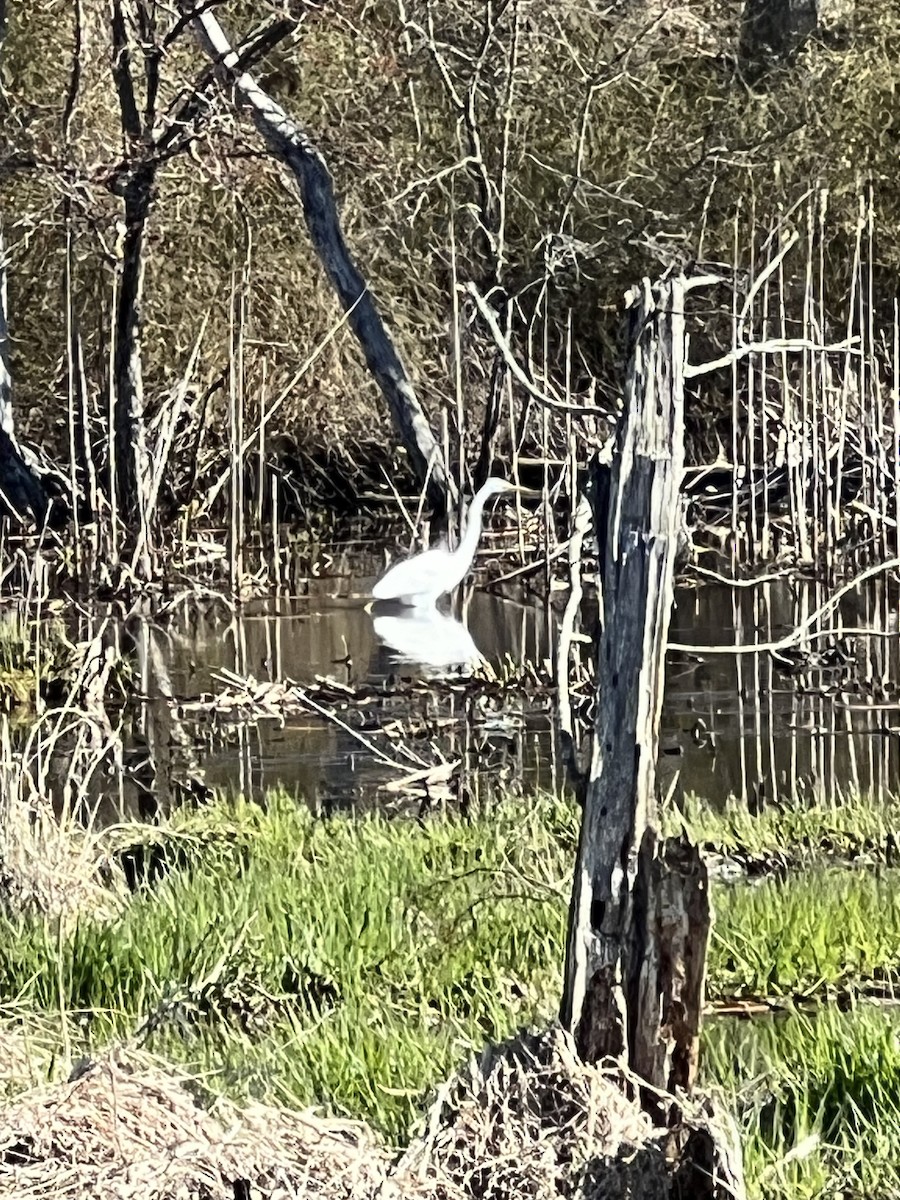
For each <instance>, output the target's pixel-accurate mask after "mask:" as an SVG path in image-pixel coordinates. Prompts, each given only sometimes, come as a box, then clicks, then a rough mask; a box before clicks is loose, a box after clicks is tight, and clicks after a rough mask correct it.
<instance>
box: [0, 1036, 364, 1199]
mask: <svg viewBox="0 0 900 1200" xmlns="http://www.w3.org/2000/svg"><path fill="white" fill-rule="evenodd" d="M189 1083H190V1081H189V1080H188V1079H187V1078H186V1077H183V1076H179V1075H176V1074H175V1073H173V1072H172V1071H171V1070H168V1069H167V1070H162V1069H160V1068H159V1067H158V1066H154V1065H152V1064H151V1063H150V1062H149V1060H147V1059H143V1060H141V1059H138V1058H130V1059H125V1058H124V1057H120V1056H116V1055H113V1056H110V1057H109V1058H107V1059H105V1060H104V1061H102V1062H100V1063H94V1064H91V1065H89V1066H88V1067H87V1068H86V1069H83V1070H82V1072H81V1073H78V1072H76V1073H75V1076H74V1077H73V1078H72V1079H70V1080H69V1081H68V1082H66V1083H59V1084H54V1085H51V1086H49V1087H44V1088H40V1089H36V1090H35V1091H33V1092H30V1093H29V1094H27V1095H25V1096H23V1097H21V1098H20V1099H18V1100H16V1101H14V1102H13V1103H12V1104H10V1105H8V1106H7V1107H6V1108H5V1110H4V1111H2V1112H0V1197H4V1198H6V1197H8V1198H9V1200H13V1197H15V1198H16V1200H38V1198H40V1200H44V1198H45V1197H46V1198H48V1200H49V1198H57V1200H62V1198H63V1197H72V1200H76V1198H77V1200H84V1197H86V1196H90V1197H92V1198H93V1200H187V1198H188V1197H191V1198H195V1197H196V1198H197V1200H199V1198H200V1197H202V1198H203V1200H234V1197H237V1196H247V1197H249V1196H251V1195H252V1196H253V1197H254V1200H276V1197H277V1198H279V1200H280V1198H287V1197H293V1196H310V1197H314V1196H321V1197H325V1198H327V1200H339V1198H344V1197H347V1198H349V1197H355V1196H370V1195H374V1192H375V1187H376V1184H377V1182H378V1180H379V1179H380V1177H381V1175H382V1173H383V1170H384V1164H385V1161H386V1156H385V1153H384V1151H383V1150H381V1149H380V1148H378V1147H377V1146H376V1144H375V1142H374V1139H373V1138H372V1136H371V1135H370V1134H369V1133H368V1132H367V1130H366V1129H365V1127H364V1126H362V1125H357V1124H352V1123H350V1122H338V1121H324V1120H322V1119H321V1118H319V1117H317V1116H316V1115H315V1114H314V1113H312V1112H304V1113H288V1112H285V1111H280V1110H277V1109H273V1108H266V1107H262V1106H257V1107H253V1108H248V1109H245V1110H244V1111H243V1112H241V1113H240V1114H238V1113H237V1112H236V1110H235V1109H233V1108H232V1107H231V1106H230V1105H228V1104H227V1103H225V1102H223V1101H220V1102H218V1103H217V1105H216V1108H215V1110H214V1111H212V1112H207V1111H204V1110H203V1109H202V1108H201V1107H199V1106H198V1104H197V1102H196V1098H195V1096H194V1094H192V1092H191V1090H190V1088H189V1086H187V1085H189Z"/></svg>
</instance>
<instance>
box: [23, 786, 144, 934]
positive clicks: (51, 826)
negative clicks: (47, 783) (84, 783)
mask: <svg viewBox="0 0 900 1200" xmlns="http://www.w3.org/2000/svg"><path fill="white" fill-rule="evenodd" d="M125 895H126V888H125V880H124V876H123V874H122V871H121V869H120V868H119V867H118V866H117V865H116V864H115V862H114V859H112V857H111V856H110V855H109V854H107V853H106V850H105V848H104V846H103V845H102V844H101V839H100V838H99V837H98V836H97V835H96V834H93V833H92V832H91V831H90V830H88V829H85V827H84V826H83V825H82V824H81V823H80V822H78V821H77V820H76V819H75V818H74V816H72V815H71V814H63V815H62V816H60V815H58V814H57V813H56V812H55V811H54V809H53V806H52V805H51V804H50V802H49V801H47V800H44V799H42V798H40V797H35V798H32V799H31V800H29V799H28V798H26V797H25V796H23V795H21V794H17V789H13V788H9V789H5V790H4V793H3V795H2V796H0V912H3V911H5V912H7V913H9V914H11V915H14V916H23V915H25V914H27V913H39V914H42V915H46V916H48V917H51V918H56V917H62V918H67V917H72V916H75V915H76V914H78V913H87V914H90V915H91V916H92V917H94V918H96V919H98V920H102V919H104V918H107V917H109V916H112V915H113V914H114V913H115V912H117V911H118V910H119V909H120V907H121V905H122V903H123V902H124V899H125Z"/></svg>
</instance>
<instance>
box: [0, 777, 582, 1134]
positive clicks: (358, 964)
mask: <svg viewBox="0 0 900 1200" xmlns="http://www.w3.org/2000/svg"><path fill="white" fill-rule="evenodd" d="M179 826H180V828H179ZM175 829H176V835H175V837H174V839H170V841H173V842H174V843H175V844H177V846H178V849H179V852H180V854H181V855H182V856H183V865H182V866H181V867H180V868H179V869H177V870H175V871H173V872H172V873H171V874H170V875H169V876H168V877H167V878H166V879H165V881H163V882H162V883H159V884H157V885H155V886H152V887H147V888H145V889H143V890H142V891H141V892H139V893H138V894H137V895H136V896H135V897H134V898H133V900H132V901H131V903H130V904H129V905H128V907H127V908H126V909H125V911H124V913H123V914H122V915H121V916H119V917H117V918H115V919H114V920H112V921H108V922H104V923H100V922H95V921H93V920H91V919H90V918H89V917H82V918H81V919H80V920H79V921H78V923H77V924H76V925H75V926H74V928H72V929H71V930H70V931H69V932H67V934H66V936H64V937H63V938H58V936H57V930H56V929H55V928H54V927H52V926H51V925H50V924H48V923H47V922H45V921H40V920H35V919H21V918H20V919H16V918H11V917H6V918H4V919H2V920H0V994H2V995H4V996H6V997H8V998H10V999H11V1000H13V1001H14V1003H15V1004H16V1005H17V1007H19V1008H21V1007H22V1006H23V1005H24V1006H28V1007H32V1008H38V1009H41V1010H44V1011H48V1010H54V1009H56V1010H57V1011H59V1010H64V1011H67V1012H73V1013H79V1014H89V1021H90V1025H89V1028H88V1030H87V1035H88V1037H87V1040H88V1041H89V1042H91V1041H92V1042H94V1043H102V1042H104V1041H106V1040H108V1039H109V1038H110V1037H115V1036H121V1035H124V1034H128V1033H130V1032H131V1031H132V1030H133V1029H134V1028H135V1027H136V1026H137V1025H139V1024H140V1023H141V1022H142V1021H143V1020H144V1019H146V1018H147V1017H148V1015H150V1018H151V1020H150V1024H151V1033H150V1038H149V1042H150V1048H151V1049H153V1050H164V1051H165V1052H167V1053H170V1054H173V1055H174V1056H175V1057H176V1058H178V1059H179V1060H181V1061H184V1062H187V1063H189V1064H190V1065H191V1066H193V1067H195V1068H198V1069H200V1070H202V1071H204V1072H206V1071H209V1070H213V1072H214V1073H213V1074H212V1075H210V1076H209V1080H208V1082H209V1086H210V1087H211V1088H213V1089H218V1088H220V1087H222V1088H227V1090H228V1091H230V1092H231V1093H232V1094H236V1095H237V1096H238V1097H247V1096H251V1095H258V1096H272V1095H275V1096H277V1097H278V1098H279V1099H282V1100H284V1101H290V1102H292V1103H298V1104H304V1103H309V1102H312V1101H318V1102H322V1103H326V1104H328V1105H329V1106H331V1107H333V1108H336V1109H338V1110H340V1111H344V1112H348V1113H354V1114H360V1115H364V1116H365V1117H367V1118H368V1119H369V1120H371V1121H372V1122H373V1123H374V1124H376V1125H377V1126H379V1127H380V1128H381V1129H382V1130H384V1131H385V1132H386V1133H387V1134H388V1135H389V1136H392V1137H399V1136H400V1135H401V1134H403V1133H405V1131H406V1129H407V1126H408V1125H409V1123H410V1121H411V1120H412V1119H413V1118H414V1117H415V1115H416V1114H417V1113H418V1111H419V1110H420V1108H421V1104H422V1101H423V1099H424V1097H425V1095H426V1093H427V1091H428V1089H429V1088H430V1087H432V1086H433V1085H434V1084H435V1083H436V1082H437V1081H438V1080H439V1079H440V1078H441V1076H443V1075H445V1074H447V1073H448V1072H449V1071H451V1070H452V1069H453V1067H454V1066H456V1065H458V1063H459V1062H460V1061H461V1060H464V1059H465V1057H466V1056H467V1054H468V1053H469V1052H470V1051H471V1050H472V1049H474V1048H480V1047H481V1046H482V1045H483V1043H484V1042H485V1041H486V1040H490V1039H499V1038H502V1037H504V1036H505V1035H506V1034H507V1033H508V1032H509V1031H510V1030H511V1029H513V1028H515V1027H516V1026H517V1025H520V1024H527V1023H529V1022H531V1021H533V1020H535V1019H537V1018H538V1017H539V1016H543V1015H544V1014H546V1013H547V1012H548V1011H551V1010H552V1008H553V1006H554V1004H555V1003H556V1001H557V998H558V994H559V980H560V969H561V956H560V946H561V945H562V938H563V932H564V922H565V910H566V891H567V887H568V882H567V878H566V876H567V872H568V870H569V865H570V851H568V850H563V849H561V847H560V841H559V838H558V836H557V834H558V832H559V831H560V830H564V831H568V832H567V833H566V835H565V837H564V838H563V842H564V843H565V842H566V841H567V840H568V839H569V838H570V837H571V834H572V829H573V827H572V818H571V813H570V812H569V811H568V810H567V809H566V808H565V807H564V806H562V805H556V806H553V805H552V804H551V805H548V804H546V803H542V804H541V805H536V806H534V807H533V808H532V809H529V808H528V807H527V806H522V805H518V806H510V807H504V808H502V809H501V810H499V811H498V812H496V813H493V814H490V815H488V814H486V815H485V816H484V817H483V818H481V819H479V820H476V821H474V822H472V823H465V822H463V821H460V820H444V821H433V822H429V823H426V824H424V825H417V824H414V823H410V822H406V821H402V822H401V821H398V822H394V823H392V822H390V821H387V820H383V819H381V818H378V817H370V818H364V819H362V820H344V819H336V820H333V821H328V822H322V821H317V820H315V819H314V818H313V817H311V816H310V815H309V814H308V812H307V811H306V810H305V809H304V808H303V806H302V805H298V804H297V803H296V802H295V801H293V800H288V799H286V798H284V797H279V796H274V797H273V798H272V800H271V803H270V804H269V806H268V808H267V809H266V810H263V809H262V808H259V807H257V806H255V805H248V804H245V803H243V802H236V803H234V804H231V803H225V802H223V803H221V804H219V805H218V806H215V807H214V808H212V809H210V810H206V811H205V812H204V813H202V814H201V815H200V816H199V817H198V818H191V819H187V820H186V819H184V818H176V822H175ZM223 1044H227V1046H228V1053H227V1055H223ZM223 1062H226V1063H227V1065H225V1066H222V1065H221V1064H222V1063H223ZM216 1064H218V1066H217V1065H216Z"/></svg>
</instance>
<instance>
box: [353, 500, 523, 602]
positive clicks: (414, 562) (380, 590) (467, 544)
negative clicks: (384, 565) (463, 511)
mask: <svg viewBox="0 0 900 1200" xmlns="http://www.w3.org/2000/svg"><path fill="white" fill-rule="evenodd" d="M519 490H520V489H519V488H517V487H515V485H514V484H511V483H507V482H506V480H505V479H496V478H494V479H489V480H488V481H487V483H486V484H485V485H484V487H482V488H480V489H479V490H478V491H477V492H476V493H475V497H474V499H473V500H472V503H471V505H470V507H469V512H468V516H467V518H466V525H465V529H464V531H463V535H462V537H461V538H460V542H459V545H458V546H457V547H456V549H455V550H449V549H448V548H447V547H446V546H437V547H435V548H434V549H432V550H425V551H423V552H422V553H421V554H414V555H413V557H412V558H408V559H406V561H405V562H401V563H396V564H395V565H394V566H393V567H391V568H390V570H389V571H387V573H386V574H384V575H382V577H381V579H379V580H378V582H377V583H376V584H375V586H374V587H373V588H372V595H373V597H374V598H375V599H376V600H398V601H399V602H400V603H401V604H409V605H413V606H415V607H416V608H426V607H429V606H431V605H433V604H434V603H435V601H436V600H437V599H438V598H439V597H440V596H443V595H444V594H445V593H446V592H452V591H453V589H454V588H455V587H457V586H458V585H459V584H460V583H462V581H463V579H465V577H466V575H467V574H468V572H469V568H470V567H471V566H472V563H473V561H474V559H475V551H476V550H477V549H478V543H479V541H480V540H481V527H482V522H483V520H484V506H485V504H486V503H487V502H488V500H490V499H492V497H494V496H499V495H501V494H502V493H503V492H516V491H519Z"/></svg>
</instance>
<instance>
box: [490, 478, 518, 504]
mask: <svg viewBox="0 0 900 1200" xmlns="http://www.w3.org/2000/svg"><path fill="white" fill-rule="evenodd" d="M481 490H482V492H483V493H484V498H485V500H490V499H491V497H492V496H506V495H511V494H512V493H513V492H517V491H519V488H517V487H516V485H515V484H514V483H510V482H509V481H508V480H506V479H501V478H500V477H499V475H492V476H491V478H490V479H489V480H488V481H487V483H486V484H485V485H484V487H483V488H482V489H481Z"/></svg>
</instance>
